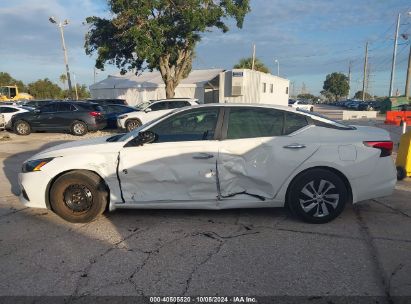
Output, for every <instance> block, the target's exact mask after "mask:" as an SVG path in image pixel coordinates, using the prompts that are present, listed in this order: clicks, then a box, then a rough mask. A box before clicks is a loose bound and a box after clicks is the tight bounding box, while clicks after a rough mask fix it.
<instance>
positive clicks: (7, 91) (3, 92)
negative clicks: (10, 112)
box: [0, 87, 9, 96]
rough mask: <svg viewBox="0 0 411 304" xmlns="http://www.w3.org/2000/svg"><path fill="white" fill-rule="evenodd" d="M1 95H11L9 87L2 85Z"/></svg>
mask: <svg viewBox="0 0 411 304" xmlns="http://www.w3.org/2000/svg"><path fill="white" fill-rule="evenodd" d="M0 95H5V96H9V89H8V88H6V87H0Z"/></svg>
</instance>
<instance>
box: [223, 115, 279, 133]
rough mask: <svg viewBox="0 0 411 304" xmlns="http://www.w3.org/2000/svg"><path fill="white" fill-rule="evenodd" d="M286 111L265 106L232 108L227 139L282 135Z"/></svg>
mask: <svg viewBox="0 0 411 304" xmlns="http://www.w3.org/2000/svg"><path fill="white" fill-rule="evenodd" d="M283 126H284V112H283V111H279V110H275V109H265V108H255V109H253V108H231V109H230V116H229V118H228V130H227V139H240V138H254V137H271V136H280V135H282V130H283Z"/></svg>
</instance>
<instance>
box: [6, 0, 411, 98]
mask: <svg viewBox="0 0 411 304" xmlns="http://www.w3.org/2000/svg"><path fill="white" fill-rule="evenodd" d="M250 2H251V12H250V13H249V14H248V15H247V16H246V18H245V22H244V25H243V28H242V29H238V28H236V26H235V25H234V23H232V22H229V23H230V31H229V32H228V33H222V32H221V31H218V30H216V29H214V30H212V31H211V32H207V33H204V34H203V35H202V40H201V42H200V43H199V44H198V46H197V48H196V58H195V59H194V64H193V68H195V69H206V68H223V69H230V68H232V67H233V65H234V64H236V63H237V62H238V61H239V60H240V59H241V58H242V57H250V56H251V54H252V45H253V44H255V45H256V53H257V57H258V58H260V59H261V60H262V61H263V62H264V63H265V64H266V65H267V66H268V67H269V68H270V69H271V71H272V73H273V74H276V73H277V63H275V62H274V60H275V59H277V60H278V62H279V66H280V76H282V77H285V78H287V79H290V81H291V82H293V84H294V93H296V94H297V93H300V92H301V91H302V89H303V86H304V87H305V89H306V92H308V93H312V94H315V95H317V94H319V92H320V91H321V90H322V86H323V82H324V80H325V77H326V75H327V74H329V73H332V72H342V73H346V74H348V67H349V62H350V61H351V62H352V82H351V88H352V89H351V91H352V95H353V94H354V93H355V92H356V91H358V90H361V89H362V78H363V65H364V53H365V43H366V42H367V41H368V42H369V64H370V73H369V74H370V76H369V80H368V92H370V93H371V94H373V95H378V96H384V95H387V94H388V90H389V81H390V73H391V60H392V53H393V45H394V40H393V38H394V31H395V26H396V19H397V16H398V14H401V22H400V34H404V36H407V34H408V35H409V38H408V40H405V39H404V38H403V37H400V39H399V43H398V57H397V64H396V74H395V82H394V91H396V90H397V89H398V90H399V92H400V93H403V91H404V87H405V77H406V68H407V63H408V54H409V51H410V41H411V15H408V14H407V12H410V11H411V2H410V1H409V0H344V1H342V0H310V1H307V0H288V1H284V0H282V1H281V0H250ZM50 16H55V18H56V19H57V20H62V21H63V20H65V19H68V20H69V24H68V25H67V26H66V27H65V28H64V31H65V40H66V45H67V49H68V55H69V66H70V70H71V73H72V74H75V78H76V81H77V82H78V83H81V84H83V83H84V84H87V85H90V84H92V83H93V82H94V62H95V57H93V56H91V57H90V56H88V55H86V54H85V52H84V36H85V34H86V32H87V30H88V27H87V26H85V25H83V22H84V21H85V18H86V17H88V16H100V17H109V16H110V12H109V11H108V7H107V2H106V1H105V0H70V1H67V0H12V1H9V0H8V1H6V0H0V37H2V39H0V71H3V72H8V73H10V74H11V75H12V76H13V77H14V78H16V79H19V80H23V81H24V82H25V83H29V82H31V81H35V80H37V79H39V78H46V77H47V78H49V79H51V80H52V81H54V82H56V83H59V76H60V75H61V74H63V73H64V69H65V67H64V57H63V51H62V48H61V40H60V34H59V31H58V28H57V27H56V25H54V24H51V23H50V22H49V21H48V18H49V17H50ZM115 73H118V69H117V68H116V67H115V66H106V68H105V70H104V71H98V73H97V75H96V80H97V81H99V80H102V79H104V78H106V77H107V75H109V74H115ZM59 84H60V85H61V86H62V84H61V83H59Z"/></svg>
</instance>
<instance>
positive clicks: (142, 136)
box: [125, 131, 157, 147]
mask: <svg viewBox="0 0 411 304" xmlns="http://www.w3.org/2000/svg"><path fill="white" fill-rule="evenodd" d="M156 139H157V134H156V133H154V132H151V131H143V132H140V133H138V135H137V137H136V138H134V139H133V140H130V141H129V142H128V143H127V144H126V145H125V147H138V146H142V145H144V144H149V143H152V142H153V141H155V140H156Z"/></svg>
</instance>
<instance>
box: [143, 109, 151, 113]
mask: <svg viewBox="0 0 411 304" xmlns="http://www.w3.org/2000/svg"><path fill="white" fill-rule="evenodd" d="M151 111H152V110H151V108H147V109H145V110H144V112H146V113H148V112H151Z"/></svg>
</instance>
